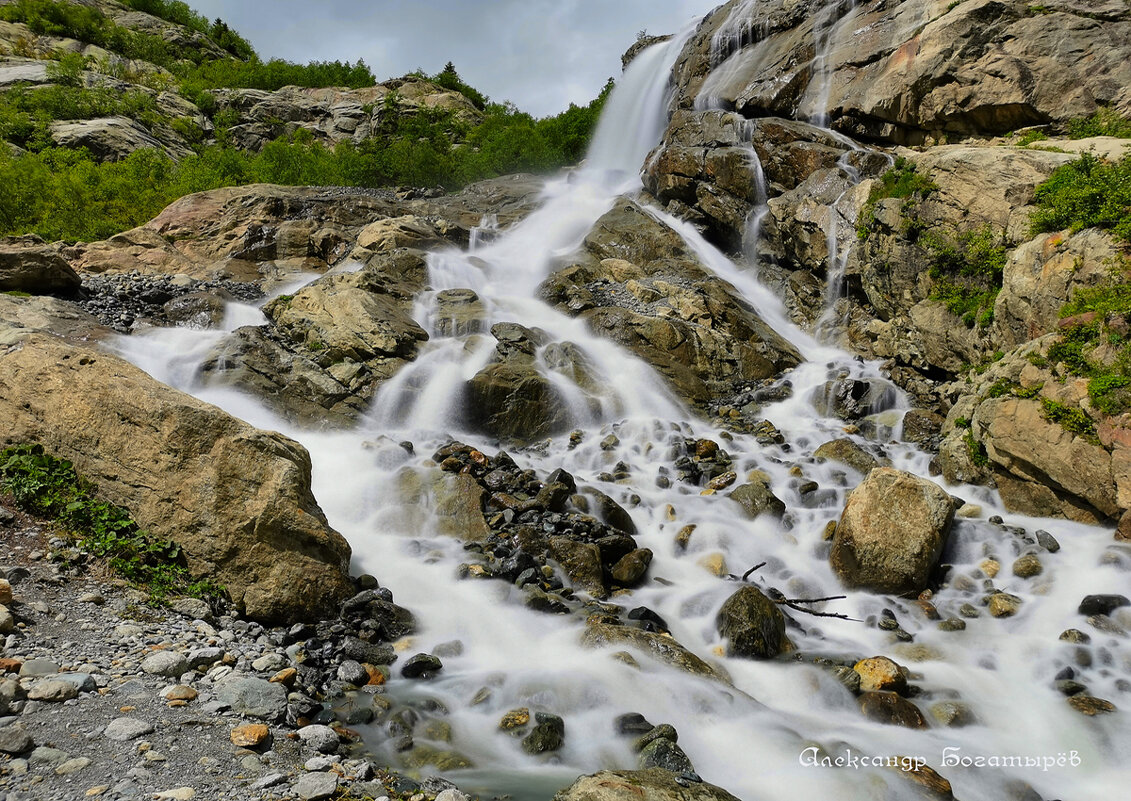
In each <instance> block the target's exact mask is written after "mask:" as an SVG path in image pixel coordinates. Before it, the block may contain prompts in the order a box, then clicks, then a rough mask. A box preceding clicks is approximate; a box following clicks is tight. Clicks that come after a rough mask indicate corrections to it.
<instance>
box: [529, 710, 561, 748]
mask: <svg viewBox="0 0 1131 801" xmlns="http://www.w3.org/2000/svg"><path fill="white" fill-rule="evenodd" d="M534 720H535V726H534V729H533V730H532V731H531V732H530V734H528V735H527V736H526V737H525V738H524V739H523V741H522V750H523V751H525V752H526V753H528V754H545V753H548V752H550V751H558V750H560V749H561V747H562V746H563V745H565V721H563V720H562V719H561V718H560V717H558V716H557V715H551V714H550V713H548V712H538V713H536V714H535V716H534Z"/></svg>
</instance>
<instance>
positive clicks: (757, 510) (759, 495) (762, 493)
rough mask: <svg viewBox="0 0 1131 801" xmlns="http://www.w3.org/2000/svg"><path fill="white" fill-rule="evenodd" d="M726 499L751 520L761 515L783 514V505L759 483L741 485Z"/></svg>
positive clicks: (778, 515)
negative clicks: (737, 506)
mask: <svg viewBox="0 0 1131 801" xmlns="http://www.w3.org/2000/svg"><path fill="white" fill-rule="evenodd" d="M726 497H728V498H730V499H731V500H732V501H735V502H736V503H738V504H739V505H740V506H741V507H742V509H743V511H745V512H746V516H747V517H748V518H749V519H751V520H754V519H756V518H758V517H759V516H760V515H763V514H771V515H774V516H775V517H780V516H781V515H783V514H785V504H784V503H783V502H782V501H781V499H779V498H778V497H777V496H776V495H774V493H773V492H771V491H770V488H769V486H767V485H766V484H763V483H761V482H757V481H753V482H751V483H749V484H743V485H742V486H740V487H737V488H736V489H734V490H733V491H732V492H731V493H730V494H729V495H727V496H726Z"/></svg>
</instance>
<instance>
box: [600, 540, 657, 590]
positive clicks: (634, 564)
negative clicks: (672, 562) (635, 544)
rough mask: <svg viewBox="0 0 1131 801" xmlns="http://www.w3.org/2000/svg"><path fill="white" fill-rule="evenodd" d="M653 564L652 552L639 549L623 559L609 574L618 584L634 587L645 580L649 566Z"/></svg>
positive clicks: (646, 549)
mask: <svg viewBox="0 0 1131 801" xmlns="http://www.w3.org/2000/svg"><path fill="white" fill-rule="evenodd" d="M651 563H652V551H651V550H649V549H648V548H637V549H636V550H634V551H632V552H631V553H628V554H625V555H624V556H623V557H621V559H620V560H619V561H618V562H617V563H616V564H615V565H613V567H612V569H611V570H610V571H609V572H610V574H611V575H612V577H613V581H615V582H616V583H617V584H620V585H621V586H624V587H633V586H635V585H637V584H639V583H640V582H641V581H643V580H644V574H645V573H647V572H648V565H650V564H651Z"/></svg>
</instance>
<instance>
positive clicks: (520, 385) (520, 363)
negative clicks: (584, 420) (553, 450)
mask: <svg viewBox="0 0 1131 801" xmlns="http://www.w3.org/2000/svg"><path fill="white" fill-rule="evenodd" d="M491 334H492V335H493V336H494V337H495V339H496V340H497V341H498V344H497V346H496V348H495V356H494V359H493V361H492V362H491V363H490V364H488V365H487V366H485V367H484V368H483V369H482V370H480V371H479V372H478V373H476V375H475V377H474V378H472V379H471V381H470V382H469V383H468V386H467V390H468V394H467V401H466V411H467V414H468V417H469V422H470V423H471V425H473V426H474V427H475V428H477V429H479V430H482V431H484V432H486V433H488V434H490V435H492V436H494V437H498V438H499V439H503V440H508V441H514V442H530V441H531V440H535V439H538V438H540V437H544V436H548V435H552V434H556V433H560V432H562V431H565V430H567V429H568V428H569V424H570V421H569V417H568V412H567V408H566V404H565V402H564V400H563V399H562V397H561V395H560V394H559V393H558V391H557V390H556V389H555V388H554V386H553V383H552V382H551V381H550V380H549V379H548V378H546V377H545V376H544V375H542V373H541V372H540V371H539V370H538V368H537V366H536V364H535V360H534V354H535V351H536V349H537V347H538V345H539V344H541V341H542V339H541V336H540V335H539V334H536V333H535V332H533V331H531V330H530V329H528V328H524V327H523V326H520V325H517V324H516V323H496V324H495V325H494V326H492V327H491Z"/></svg>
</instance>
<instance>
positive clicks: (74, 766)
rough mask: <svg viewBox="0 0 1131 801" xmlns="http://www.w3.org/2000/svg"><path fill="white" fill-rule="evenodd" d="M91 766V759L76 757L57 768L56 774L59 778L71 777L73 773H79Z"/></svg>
mask: <svg viewBox="0 0 1131 801" xmlns="http://www.w3.org/2000/svg"><path fill="white" fill-rule="evenodd" d="M89 764H90V759H88V758H87V757H75V758H73V759H68V760H67V761H66V762H64V763H62V764H61V765H59V766H58V767H57V768H55V773H56V775H58V776H70V775H71V774H72V773H78V772H79V771H80V770H82V769H83V768H85V767H86V766H87V765H89Z"/></svg>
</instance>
